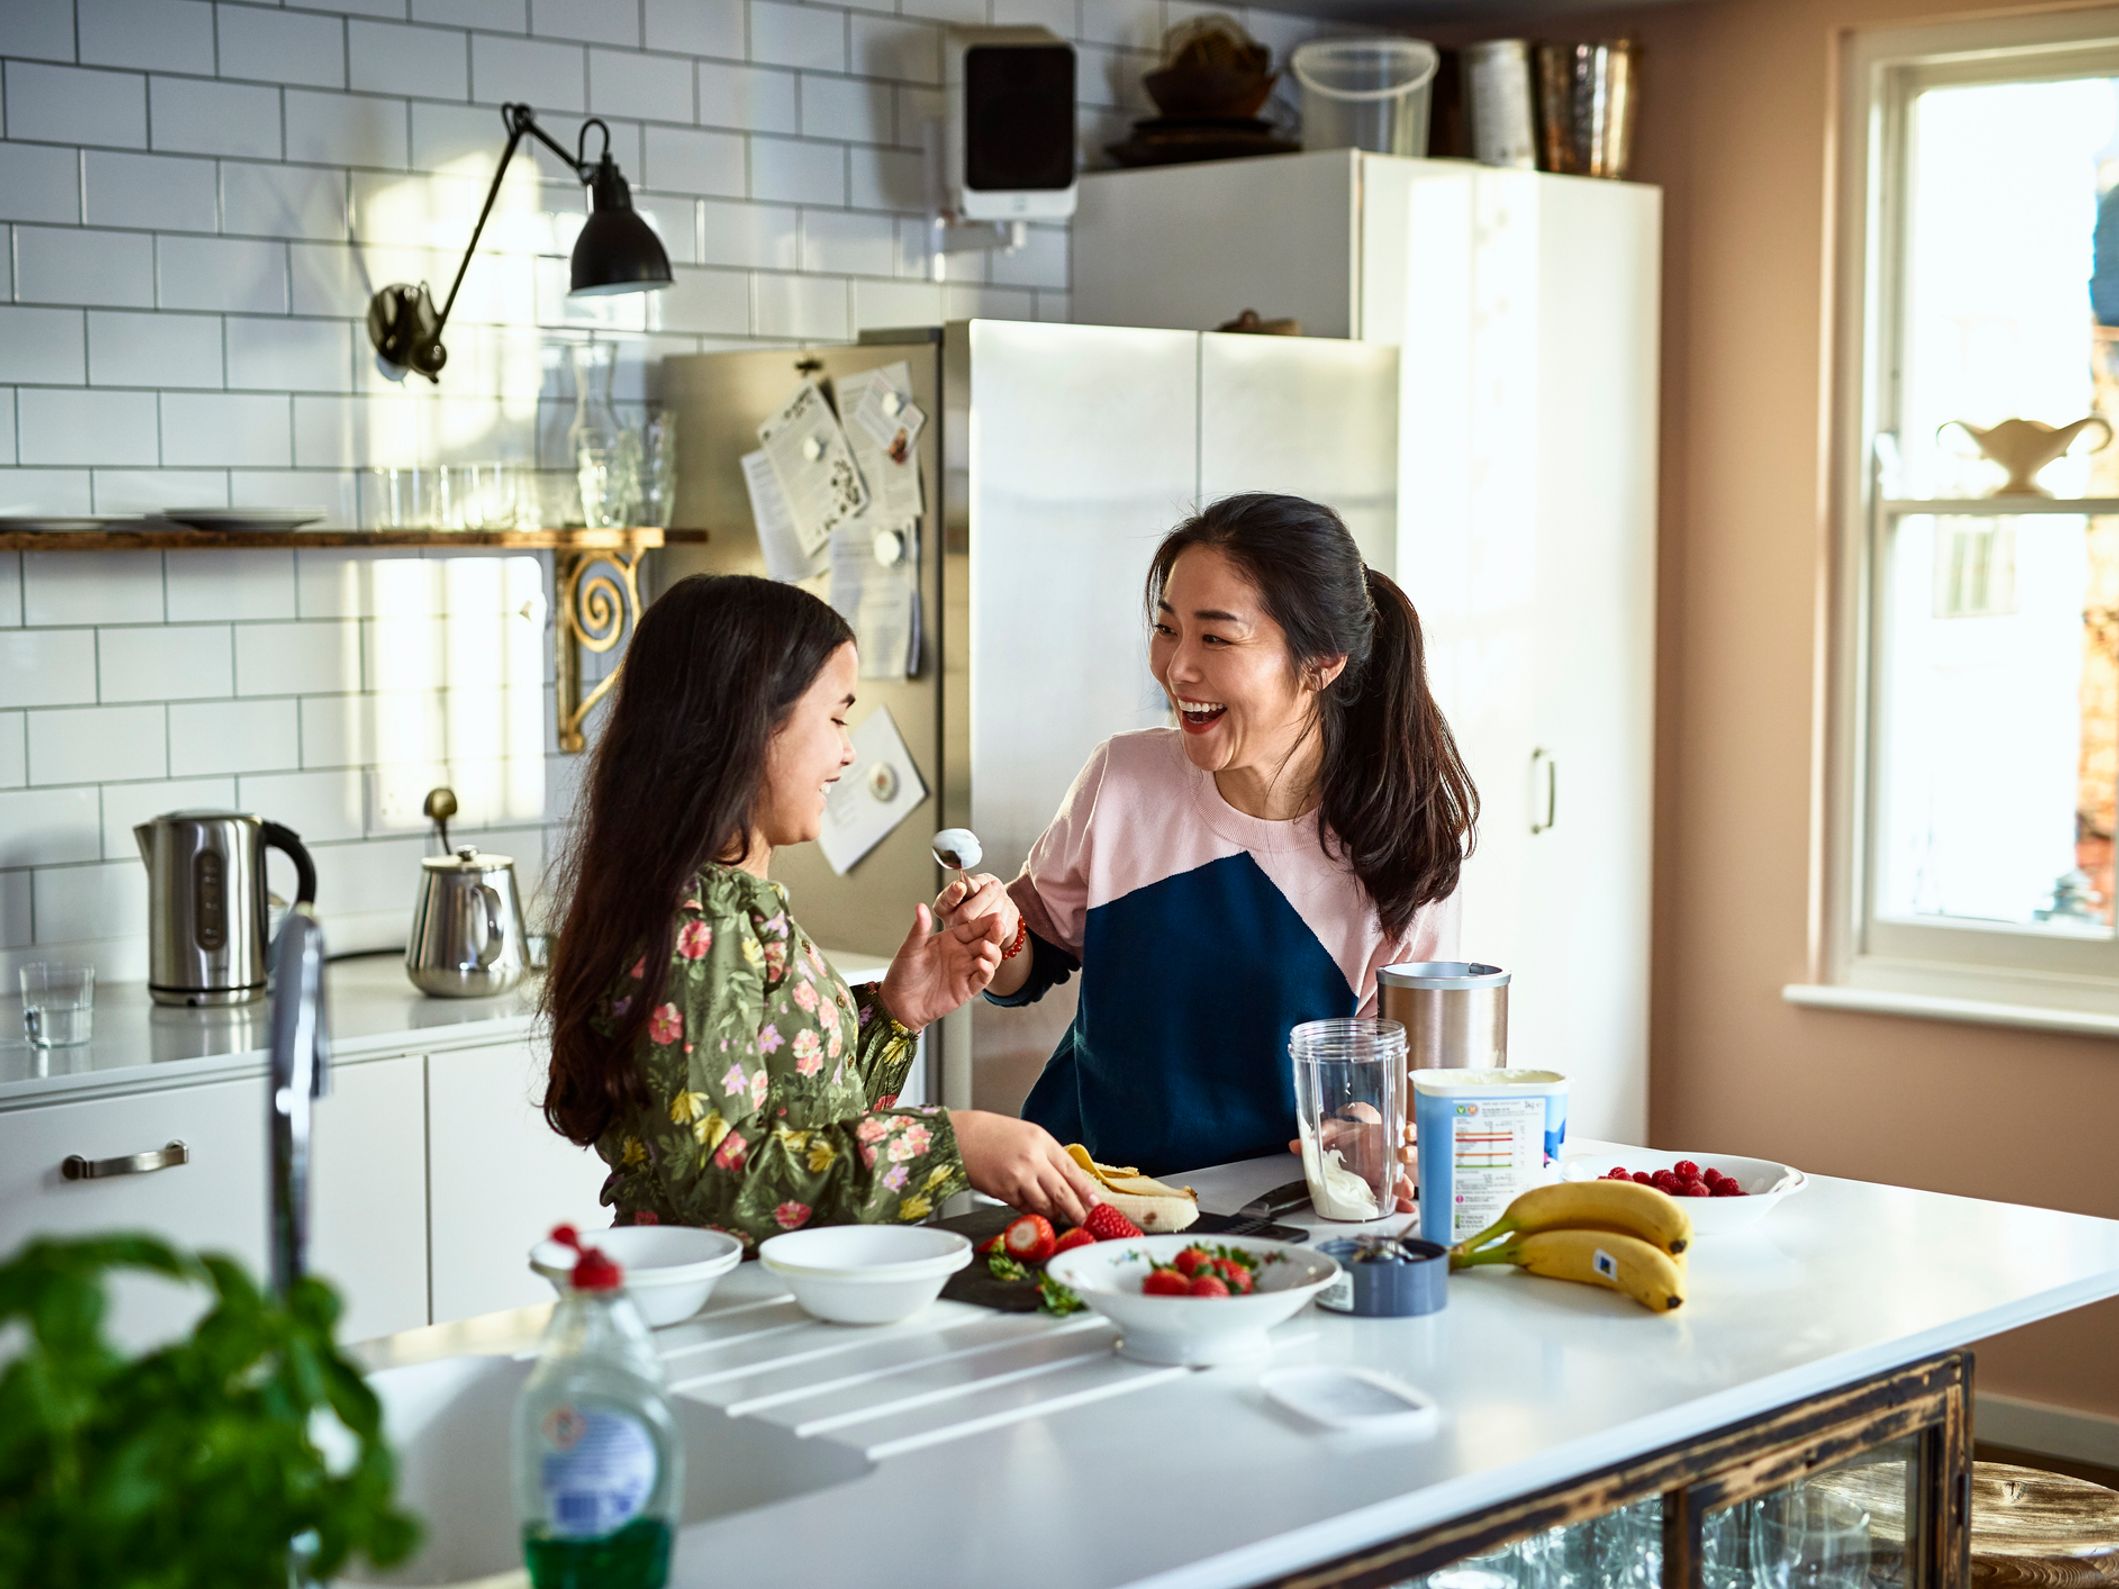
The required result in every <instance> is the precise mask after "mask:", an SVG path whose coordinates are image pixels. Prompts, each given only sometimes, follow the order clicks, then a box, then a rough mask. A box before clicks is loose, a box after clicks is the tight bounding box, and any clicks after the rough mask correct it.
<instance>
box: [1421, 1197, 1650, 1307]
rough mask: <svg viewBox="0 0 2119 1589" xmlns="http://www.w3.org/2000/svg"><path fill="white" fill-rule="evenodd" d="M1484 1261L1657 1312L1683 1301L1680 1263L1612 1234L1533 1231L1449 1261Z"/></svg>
mask: <svg viewBox="0 0 2119 1589" xmlns="http://www.w3.org/2000/svg"><path fill="white" fill-rule="evenodd" d="M1612 1184H1613V1185H1617V1184H1618V1183H1617V1182H1613V1183H1612ZM1459 1252H1460V1253H1461V1252H1462V1249H1459ZM1486 1263H1512V1264H1515V1265H1516V1266H1518V1267H1519V1268H1522V1269H1526V1270H1528V1271H1529V1272H1530V1273H1532V1274H1534V1275H1544V1276H1545V1277H1546V1278H1547V1279H1551V1280H1579V1281H1582V1282H1584V1283H1585V1284H1588V1285H1593V1286H1604V1287H1606V1288H1607V1289H1609V1290H1612V1291H1619V1292H1623V1293H1624V1294H1625V1295H1627V1296H1629V1297H1632V1298H1633V1299H1634V1301H1636V1302H1638V1303H1640V1304H1641V1306H1642V1307H1644V1308H1648V1309H1650V1310H1652V1311H1654V1312H1657V1313H1667V1312H1668V1311H1669V1310H1670V1309H1672V1308H1677V1307H1682V1306H1684V1303H1685V1271H1684V1268H1683V1266H1682V1265H1681V1264H1680V1263H1679V1262H1678V1260H1677V1259H1675V1258H1673V1257H1671V1256H1670V1254H1669V1253H1667V1252H1665V1251H1663V1249H1662V1248H1660V1247H1657V1246H1655V1245H1653V1244H1652V1243H1649V1242H1645V1241H1642V1240H1641V1239H1640V1238H1639V1237H1637V1236H1625V1235H1620V1234H1618V1233H1617V1232H1614V1231H1608V1230H1540V1231H1534V1232H1532V1233H1530V1234H1528V1235H1517V1236H1512V1237H1510V1238H1509V1239H1508V1240H1507V1241H1502V1242H1496V1243H1494V1244H1493V1245H1491V1246H1487V1247H1483V1248H1481V1249H1479V1250H1478V1251H1477V1252H1471V1253H1463V1255H1462V1256H1461V1257H1457V1256H1453V1257H1452V1259H1451V1265H1452V1267H1458V1268H1461V1267H1465V1266H1467V1265H1471V1264H1486Z"/></svg>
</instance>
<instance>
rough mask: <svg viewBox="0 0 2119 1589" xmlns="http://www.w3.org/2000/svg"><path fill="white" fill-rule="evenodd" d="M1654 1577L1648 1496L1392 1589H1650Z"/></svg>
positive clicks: (1654, 1587) (1658, 1517)
mask: <svg viewBox="0 0 2119 1589" xmlns="http://www.w3.org/2000/svg"><path fill="white" fill-rule="evenodd" d="M1662 1577H1663V1502H1662V1498H1661V1497H1660V1496H1650V1497H1649V1498H1648V1499H1647V1500H1645V1501H1637V1502H1635V1503H1634V1504H1633V1505H1631V1506H1626V1507H1621V1508H1620V1509H1619V1510H1617V1511H1615V1512H1608V1513H1606V1514H1604V1515H1603V1516H1601V1517H1591V1518H1585V1519H1584V1520H1583V1521H1581V1522H1579V1523H1570V1524H1568V1525H1566V1526H1565V1527H1562V1528H1549V1529H1545V1530H1543V1531H1542V1532H1540V1533H1536V1534H1531V1535H1528V1536H1526V1537H1525V1538H1522V1539H1518V1540H1512V1541H1510V1542H1509V1543H1508V1544H1506V1545H1502V1546H1500V1547H1498V1548H1497V1549H1494V1550H1489V1551H1485V1552H1482V1553H1481V1554H1479V1555H1477V1556H1467V1557H1466V1558H1464V1559H1463V1560H1462V1561H1455V1562H1451V1563H1450V1564H1449V1565H1448V1566H1447V1567H1437V1568H1436V1569H1435V1570H1434V1571H1433V1572H1430V1573H1425V1574H1423V1575H1421V1576H1420V1577H1417V1578H1408V1579H1406V1580H1404V1581H1403V1583H1401V1584H1399V1585H1395V1586H1393V1589H1658V1586H1659V1585H1660V1584H1661V1582H1662Z"/></svg>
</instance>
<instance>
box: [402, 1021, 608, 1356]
mask: <svg viewBox="0 0 2119 1589" xmlns="http://www.w3.org/2000/svg"><path fill="white" fill-rule="evenodd" d="M545 1059H546V1056H545V1050H544V1045H543V1044H542V1042H539V1043H537V1044H535V1045H532V1044H531V1043H528V1042H513V1043H493V1044H488V1045H485V1046H482V1047H477V1048H459V1049H452V1050H450V1051H449V1052H447V1053H441V1054H431V1055H429V1056H428V1058H427V1121H428V1131H427V1221H428V1244H429V1252H430V1254H431V1265H432V1267H431V1271H430V1275H431V1279H430V1291H431V1295H432V1298H433V1312H434V1322H435V1323H437V1324H441V1323H446V1322H447V1321H449V1320H451V1319H463V1318H469V1317H471V1316H472V1315H474V1314H479V1313H491V1312H493V1311H495V1310H496V1309H500V1308H519V1307H523V1306H525V1305H527V1304H529V1303H532V1302H549V1301H550V1300H551V1299H552V1288H551V1287H550V1286H548V1285H546V1284H545V1282H544V1281H543V1280H541V1279H539V1278H538V1277H537V1276H536V1275H534V1274H532V1273H531V1272H530V1269H529V1252H530V1247H531V1244H532V1243H534V1242H536V1241H538V1240H540V1239H542V1238H543V1237H544V1236H545V1234H546V1233H547V1232H549V1231H550V1230H551V1228H552V1227H553V1226H554V1225H556V1224H559V1223H560V1222H562V1221H565V1222H567V1223H570V1224H575V1225H579V1226H581V1227H582V1228H583V1229H584V1230H594V1229H598V1228H601V1227H603V1226H606V1225H608V1224H610V1222H611V1215H610V1210H608V1209H606V1208H603V1207H601V1206H599V1204H598V1202H597V1194H598V1193H599V1192H601V1191H602V1189H603V1181H604V1176H605V1175H606V1174H607V1173H608V1172H607V1171H606V1169H605V1166H604V1163H603V1161H602V1160H601V1159H599V1158H597V1157H596V1155H595V1153H593V1152H592V1151H590V1150H589V1149H587V1148H580V1147H576V1146H575V1145H574V1144H573V1143H571V1142H569V1141H567V1139H566V1138H565V1137H562V1136H560V1135H559V1134H558V1133H557V1132H555V1131H554V1130H553V1129H552V1128H551V1127H550V1126H549V1125H547V1124H546V1123H545V1119H544V1115H543V1113H542V1111H541V1107H540V1105H541V1103H542V1100H543V1098H544V1084H545Z"/></svg>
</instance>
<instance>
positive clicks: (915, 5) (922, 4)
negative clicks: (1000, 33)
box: [898, 0, 989, 28]
mask: <svg viewBox="0 0 2119 1589" xmlns="http://www.w3.org/2000/svg"><path fill="white" fill-rule="evenodd" d="M898 9H899V10H900V11H902V12H904V13H905V15H907V16H909V17H926V18H928V19H929V20H931V21H935V22H942V23H947V24H950V25H953V26H957V27H974V28H975V27H983V26H984V25H985V24H986V22H987V21H988V19H989V13H988V11H987V7H986V0H898Z"/></svg>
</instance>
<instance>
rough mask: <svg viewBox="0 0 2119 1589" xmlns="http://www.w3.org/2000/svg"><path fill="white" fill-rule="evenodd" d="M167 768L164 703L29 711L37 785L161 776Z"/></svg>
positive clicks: (32, 766) (32, 777) (32, 779)
mask: <svg viewBox="0 0 2119 1589" xmlns="http://www.w3.org/2000/svg"><path fill="white" fill-rule="evenodd" d="M168 771H169V741H168V734H167V719H166V717H165V714H164V713H163V710H162V708H161V707H159V706H71V707H52V708H49V709H47V710H44V711H35V712H31V713H30V714H29V781H30V782H31V783H32V784H78V783H103V782H106V781H108V780H110V779H114V778H160V777H163V776H164V775H165V774H167V772H168Z"/></svg>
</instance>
